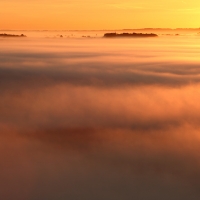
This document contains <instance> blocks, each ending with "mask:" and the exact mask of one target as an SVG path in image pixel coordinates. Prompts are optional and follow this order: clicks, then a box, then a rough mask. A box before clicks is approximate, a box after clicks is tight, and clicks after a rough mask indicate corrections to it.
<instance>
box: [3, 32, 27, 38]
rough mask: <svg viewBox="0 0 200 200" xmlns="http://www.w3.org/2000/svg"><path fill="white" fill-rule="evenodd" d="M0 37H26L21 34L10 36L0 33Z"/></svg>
mask: <svg viewBox="0 0 200 200" xmlns="http://www.w3.org/2000/svg"><path fill="white" fill-rule="evenodd" d="M0 37H26V35H24V34H21V35H12V34H6V33H2V34H0Z"/></svg>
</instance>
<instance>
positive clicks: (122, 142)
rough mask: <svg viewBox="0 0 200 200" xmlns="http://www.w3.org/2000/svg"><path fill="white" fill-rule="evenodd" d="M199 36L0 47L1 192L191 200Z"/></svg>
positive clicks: (197, 174)
mask: <svg viewBox="0 0 200 200" xmlns="http://www.w3.org/2000/svg"><path fill="white" fill-rule="evenodd" d="M199 47H200V39H199V38H198V37H192V36H191V37H181V38H177V37H171V38H167V37H164V38H150V39H130V40H127V39H124V40H123V39H119V40H112V39H111V40H110V39H106V40H105V39H63V40H60V39H44V40H40V39H28V38H26V39H12V40H7V39H5V40H1V47H0V159H1V162H0V188H1V189H0V198H1V199H3V200H16V199H20V200H40V199H41V200H55V199H58V200H66V199H67V200H79V199H80V200H103V199H104V200H133V199H136V200H169V199H170V200H197V199H199V197H200V186H199V185H200V153H199V152H200V123H199V122H200V104H199V102H200V60H199V58H200V53H199Z"/></svg>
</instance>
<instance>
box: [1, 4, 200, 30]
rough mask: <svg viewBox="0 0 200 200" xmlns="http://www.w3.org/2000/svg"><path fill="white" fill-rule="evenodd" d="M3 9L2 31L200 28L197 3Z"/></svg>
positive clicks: (43, 6) (39, 5)
mask: <svg viewBox="0 0 200 200" xmlns="http://www.w3.org/2000/svg"><path fill="white" fill-rule="evenodd" d="M0 8H1V12H0V17H1V21H0V29H61V30H69V29H123V28H145V27H154V28H155V27H160V28H166V27H169V28H176V27H183V28H185V27H188V28H192V27H194V28H198V27H200V1H198V0H182V1H181V0H168V1H166V0H134V1H133V0H123V1H122V0H101V1H98V2H96V1H94V0H73V1H72V0H18V1H16V0H1V1H0ZM2 8H3V9H2Z"/></svg>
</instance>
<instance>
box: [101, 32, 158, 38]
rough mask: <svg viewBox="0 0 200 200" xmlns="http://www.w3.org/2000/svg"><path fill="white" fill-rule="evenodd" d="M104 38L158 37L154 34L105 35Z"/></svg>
mask: <svg viewBox="0 0 200 200" xmlns="http://www.w3.org/2000/svg"><path fill="white" fill-rule="evenodd" d="M104 37H107V38H116V37H117V38H118V37H119V38H121V37H158V35H156V34H154V33H119V34H118V33H105V34H104Z"/></svg>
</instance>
